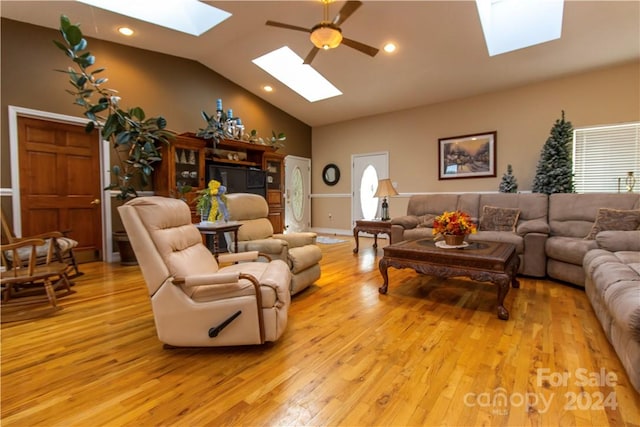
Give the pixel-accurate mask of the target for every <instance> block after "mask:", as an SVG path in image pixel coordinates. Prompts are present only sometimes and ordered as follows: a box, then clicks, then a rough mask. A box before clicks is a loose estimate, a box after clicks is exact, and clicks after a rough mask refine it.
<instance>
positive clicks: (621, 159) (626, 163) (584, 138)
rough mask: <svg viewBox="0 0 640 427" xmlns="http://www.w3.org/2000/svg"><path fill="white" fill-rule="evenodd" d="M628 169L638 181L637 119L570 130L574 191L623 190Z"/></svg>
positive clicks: (639, 129)
mask: <svg viewBox="0 0 640 427" xmlns="http://www.w3.org/2000/svg"><path fill="white" fill-rule="evenodd" d="M629 172H633V174H634V176H635V178H636V180H638V181H640V122H638V123H626V124H622V125H612V126H597V127H590V128H581V129H575V130H574V131H573V173H574V177H573V182H574V186H575V190H576V193H617V192H625V191H627V188H626V185H625V178H626V177H627V175H628V173H629ZM639 186H640V184H639V185H636V188H635V191H638V187H639Z"/></svg>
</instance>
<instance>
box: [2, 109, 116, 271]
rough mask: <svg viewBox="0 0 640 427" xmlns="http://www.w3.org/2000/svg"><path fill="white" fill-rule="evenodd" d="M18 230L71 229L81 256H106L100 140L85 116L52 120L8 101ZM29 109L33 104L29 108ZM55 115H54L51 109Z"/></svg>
mask: <svg viewBox="0 0 640 427" xmlns="http://www.w3.org/2000/svg"><path fill="white" fill-rule="evenodd" d="M10 110H11V111H10V113H11V114H10V120H11V121H14V126H13V129H11V131H10V133H11V134H12V135H11V138H10V140H11V150H12V159H11V164H12V191H13V199H12V204H13V206H14V207H13V217H14V221H13V223H14V230H15V232H16V233H19V234H20V235H25V236H28V235H35V234H39V233H43V232H46V231H52V230H59V231H65V230H69V237H70V238H72V239H74V240H77V241H78V246H77V247H76V248H75V249H74V253H75V255H76V258H77V260H78V261H79V262H88V261H97V260H102V259H103V255H104V254H103V238H102V236H103V234H102V231H103V212H102V185H101V179H100V173H101V172H100V171H101V167H100V159H101V155H100V154H101V146H100V138H99V135H98V133H97V131H94V132H93V133H91V134H87V133H86V132H85V131H84V123H85V120H82V121H80V120H81V119H75V118H73V121H72V122H69V121H59V120H52V119H51V118H49V117H47V113H42V112H38V113H42V115H40V114H36V115H32V114H19V113H20V111H16V110H15V108H13V109H11V107H10ZM29 111H30V112H31V110H29ZM52 116H55V115H53V114H52Z"/></svg>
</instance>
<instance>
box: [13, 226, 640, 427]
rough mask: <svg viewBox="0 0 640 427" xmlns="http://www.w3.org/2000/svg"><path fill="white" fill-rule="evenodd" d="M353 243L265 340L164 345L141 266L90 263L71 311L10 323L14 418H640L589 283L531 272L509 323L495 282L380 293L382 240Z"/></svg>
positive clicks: (515, 421) (415, 421) (398, 284)
mask: <svg viewBox="0 0 640 427" xmlns="http://www.w3.org/2000/svg"><path fill="white" fill-rule="evenodd" d="M345 239H347V241H346V242H344V243H338V244H332V245H320V246H321V247H322V250H323V254H324V258H323V261H322V278H321V279H320V280H319V281H318V282H317V284H316V285H314V286H312V287H311V288H309V289H307V290H305V291H304V292H302V293H301V294H298V295H296V296H295V297H294V298H293V301H292V304H291V309H290V311H289V324H288V327H287V330H286V331H285V333H284V335H283V336H282V337H281V339H280V340H279V341H278V342H276V343H271V344H267V345H263V346H252V347H237V348H204V349H203V348H198V349H193V348H183V349H171V350H167V349H163V346H162V344H161V343H160V342H159V341H158V339H157V338H156V335H155V329H154V323H153V317H152V314H151V308H150V304H149V301H148V296H147V293H146V288H145V286H144V283H143V280H142V277H141V275H140V273H139V270H138V268H137V267H121V266H119V265H109V264H103V263H92V264H83V265H82V266H81V268H82V270H83V271H84V272H85V273H86V274H85V275H84V276H82V277H80V278H79V279H77V280H76V285H75V287H74V289H75V290H76V291H77V292H76V293H75V294H73V295H70V296H67V297H64V298H61V299H60V304H61V305H62V306H63V307H64V309H63V310H62V311H60V312H58V313H57V314H56V315H54V316H52V317H47V318H42V319H39V320H33V321H28V322H17V323H5V324H2V365H1V368H2V377H1V379H2V390H1V391H2V401H1V403H2V408H1V411H2V412H1V414H2V420H1V422H2V426H4V427H9V426H36V425H42V426H100V425H108V426H118V425H132V426H133V425H135V426H142V425H144V426H147V425H178V426H205V425H206V426H222V425H250V426H258V425H314V426H333V425H341V426H369V425H394V426H405V425H425V426H432V425H434V426H435V425H456V426H466V425H503V426H505V425H508V426H525V425H533V426H546V425H597V426H607V425H609V426H619V425H631V426H633V425H640V415H639V414H640V396H639V395H638V393H637V392H635V391H634V390H633V388H632V387H631V385H630V384H629V380H628V378H627V376H626V374H625V372H624V370H623V368H622V366H621V364H620V362H619V361H618V358H617V357H616V355H615V353H614V351H613V349H612V348H611V346H610V345H609V343H608V342H607V340H606V337H605V335H604V333H603V332H602V330H601V328H600V325H599V323H598V322H597V321H596V319H595V316H594V313H593V311H592V309H591V307H590V305H589V303H588V301H587V298H586V296H585V294H584V292H583V291H582V290H580V289H576V288H572V287H569V286H566V285H562V284H558V283H554V282H551V281H546V280H533V279H530V278H521V287H520V289H511V290H510V292H509V294H508V295H507V298H506V301H505V305H506V307H507V308H508V309H509V311H510V313H511V319H510V320H509V321H506V322H505V321H501V320H498V319H497V317H496V311H495V303H496V290H495V288H494V286H493V285H491V284H481V283H474V282H471V281H468V280H464V279H450V280H446V281H445V280H438V279H434V278H430V277H425V276H420V275H418V274H416V273H415V272H413V271H411V270H396V269H390V270H389V277H390V285H389V293H388V294H387V295H380V294H379V293H378V287H379V286H380V285H381V278H380V273H379V272H378V268H377V262H378V260H379V259H380V256H381V255H382V250H381V249H378V251H377V255H374V254H375V252H374V250H373V248H372V247H371V243H372V239H369V238H361V244H360V248H361V249H360V253H359V254H357V255H355V254H353V253H352V248H353V239H352V238H346V237H345ZM381 244H382V245H384V244H385V241H382V242H381ZM603 373H604V374H605V376H607V375H608V381H607V379H606V378H603V377H600V375H601V374H603ZM561 376H564V378H566V380H560V379H559V377H561ZM613 376H615V377H616V378H615V379H612V377H613ZM585 377H588V379H589V381H586V380H585ZM601 397H602V398H608V400H603V399H601ZM549 402H550V403H549ZM614 406H615V407H614Z"/></svg>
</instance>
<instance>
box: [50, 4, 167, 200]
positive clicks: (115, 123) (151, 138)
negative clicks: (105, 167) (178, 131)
mask: <svg viewBox="0 0 640 427" xmlns="http://www.w3.org/2000/svg"><path fill="white" fill-rule="evenodd" d="M60 33H61V34H62V38H63V42H60V41H58V40H54V43H55V44H56V46H58V47H59V48H60V49H61V50H62V51H63V52H64V53H65V54H66V55H67V56H68V57H69V58H70V59H71V61H73V63H74V66H70V67H69V68H67V69H66V70H58V71H61V72H63V73H66V74H67V75H68V76H69V82H70V83H71V86H72V87H73V89H71V90H67V92H69V93H70V94H71V95H73V96H74V97H75V102H74V103H75V104H77V105H79V106H80V107H82V108H83V109H84V115H85V116H86V117H87V118H88V119H89V122H88V123H87V125H86V127H85V130H86V131H87V132H91V131H93V130H94V129H96V128H99V129H100V134H101V136H102V138H103V139H105V140H107V141H109V142H110V143H111V146H112V147H113V150H114V152H115V153H116V155H117V161H116V162H114V164H113V165H112V166H111V173H112V174H113V177H114V179H115V181H114V182H111V183H110V184H109V185H108V186H107V187H106V188H105V189H106V190H113V189H118V190H119V193H118V195H117V198H118V199H120V200H126V199H128V198H130V197H135V196H137V190H139V189H143V188H144V187H146V186H147V185H148V183H149V178H150V177H151V174H152V172H153V165H154V163H157V162H160V161H161V160H162V155H161V151H160V147H161V146H162V144H169V143H170V141H171V139H172V138H173V136H174V134H173V132H171V131H169V130H167V128H166V126H167V121H166V120H165V119H164V117H162V116H158V117H149V118H147V117H146V115H145V113H144V110H143V109H142V108H140V107H132V108H129V109H123V108H121V107H120V105H119V104H120V97H119V96H118V95H117V91H116V90H114V89H109V88H105V87H103V84H104V83H106V82H107V80H108V79H107V78H106V77H100V75H101V73H102V72H103V71H104V70H105V69H104V68H97V67H96V68H92V67H93V66H94V64H95V61H96V58H95V56H93V55H92V54H91V52H89V51H88V50H87V41H86V40H85V39H84V37H83V35H82V31H81V30H80V26H79V25H73V24H71V22H70V21H69V18H67V17H66V16H64V15H62V16H61V17H60ZM136 187H138V188H136Z"/></svg>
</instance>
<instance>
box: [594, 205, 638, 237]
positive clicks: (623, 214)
mask: <svg viewBox="0 0 640 427" xmlns="http://www.w3.org/2000/svg"><path fill="white" fill-rule="evenodd" d="M638 225H640V210H620V209H609V208H600V209H598V215H596V222H595V223H594V224H593V227H591V231H590V232H589V234H588V235H587V237H585V239H586V240H593V239H595V238H596V234H598V233H599V232H601V231H609V230H615V231H632V230H636V229H637V228H638Z"/></svg>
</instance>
